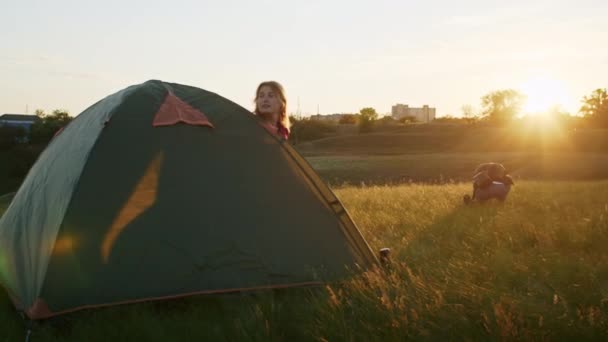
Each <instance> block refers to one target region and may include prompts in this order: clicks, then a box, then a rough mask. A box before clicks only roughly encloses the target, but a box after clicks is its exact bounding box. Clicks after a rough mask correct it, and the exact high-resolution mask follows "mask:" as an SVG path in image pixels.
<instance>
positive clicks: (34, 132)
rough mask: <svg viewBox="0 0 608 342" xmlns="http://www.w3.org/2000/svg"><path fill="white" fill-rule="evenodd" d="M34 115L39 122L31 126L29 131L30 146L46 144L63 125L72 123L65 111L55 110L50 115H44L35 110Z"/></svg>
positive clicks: (41, 111) (40, 111) (42, 112)
mask: <svg viewBox="0 0 608 342" xmlns="http://www.w3.org/2000/svg"><path fill="white" fill-rule="evenodd" d="M36 115H38V117H40V120H39V121H38V122H36V123H34V124H33V125H32V128H31V129H30V137H29V138H30V142H31V143H32V144H46V143H48V142H50V141H51V139H53V136H55V134H56V133H57V132H58V131H59V130H60V129H61V128H63V127H64V126H65V125H67V124H68V123H70V121H72V117H71V116H70V115H69V113H68V112H67V111H65V110H61V109H56V110H54V111H53V112H52V113H51V114H45V113H44V111H43V110H40V109H37V110H36Z"/></svg>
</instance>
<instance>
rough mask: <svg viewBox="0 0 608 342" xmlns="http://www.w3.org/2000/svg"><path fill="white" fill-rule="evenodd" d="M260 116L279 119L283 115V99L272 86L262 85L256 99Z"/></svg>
mask: <svg viewBox="0 0 608 342" xmlns="http://www.w3.org/2000/svg"><path fill="white" fill-rule="evenodd" d="M255 104H256V106H257V107H258V113H259V114H260V116H262V117H264V118H266V119H273V120H275V121H278V120H279V117H280V115H281V109H282V108H281V107H282V106H283V105H282V104H281V99H280V97H279V94H277V93H275V92H274V91H273V90H272V88H271V87H269V86H262V87H261V88H260V91H258V96H257V98H256V100H255Z"/></svg>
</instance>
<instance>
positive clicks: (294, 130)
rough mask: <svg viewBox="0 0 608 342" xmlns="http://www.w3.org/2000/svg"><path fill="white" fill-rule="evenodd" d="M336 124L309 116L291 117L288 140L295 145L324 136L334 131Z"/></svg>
mask: <svg viewBox="0 0 608 342" xmlns="http://www.w3.org/2000/svg"><path fill="white" fill-rule="evenodd" d="M336 128H337V127H336V124H335V123H330V122H327V121H321V120H311V119H310V118H303V119H299V120H298V119H293V118H292V125H291V134H290V135H289V141H290V142H291V143H292V144H294V145H296V144H298V143H302V142H305V141H311V140H317V139H321V138H325V137H326V136H327V135H330V134H332V133H335V132H336Z"/></svg>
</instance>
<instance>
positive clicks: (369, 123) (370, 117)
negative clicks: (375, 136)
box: [359, 107, 378, 133]
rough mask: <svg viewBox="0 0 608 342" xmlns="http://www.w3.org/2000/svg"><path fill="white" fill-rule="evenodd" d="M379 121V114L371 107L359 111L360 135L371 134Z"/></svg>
mask: <svg viewBox="0 0 608 342" xmlns="http://www.w3.org/2000/svg"><path fill="white" fill-rule="evenodd" d="M377 119H378V113H376V110H375V109H374V108H371V107H366V108H363V109H361V110H360V111H359V133H367V132H371V131H372V130H373V128H374V123H375V122H376V120H377Z"/></svg>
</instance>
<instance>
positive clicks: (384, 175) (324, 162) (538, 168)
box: [306, 152, 608, 186]
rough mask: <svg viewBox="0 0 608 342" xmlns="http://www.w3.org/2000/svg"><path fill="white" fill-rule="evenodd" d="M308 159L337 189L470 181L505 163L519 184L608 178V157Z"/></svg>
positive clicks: (488, 155) (424, 155)
mask: <svg viewBox="0 0 608 342" xmlns="http://www.w3.org/2000/svg"><path fill="white" fill-rule="evenodd" d="M306 159H307V160H308V161H309V162H310V164H311V165H312V166H313V167H314V168H315V170H317V172H318V173H319V174H320V175H321V177H322V178H323V179H325V180H326V181H327V182H329V183H330V184H332V185H334V186H344V185H345V184H351V185H358V184H361V183H365V184H399V183H408V182H412V181H413V182H425V183H446V182H451V181H467V180H470V179H471V177H472V176H473V174H472V172H473V170H474V169H475V167H476V166H477V165H479V164H481V163H484V162H488V161H495V162H500V163H503V164H504V165H505V167H507V168H508V169H509V170H510V171H509V172H510V173H511V174H512V175H513V177H515V179H516V181H517V180H519V179H527V180H530V179H542V180H551V181H556V180H600V179H606V178H608V154H606V153H591V152H590V153H524V152H489V153H483V152H479V153H421V154H413V153H412V154H402V155H317V156H308V157H307V158H306Z"/></svg>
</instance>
